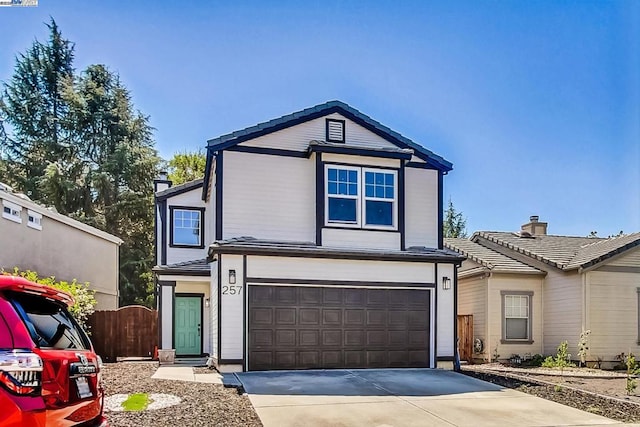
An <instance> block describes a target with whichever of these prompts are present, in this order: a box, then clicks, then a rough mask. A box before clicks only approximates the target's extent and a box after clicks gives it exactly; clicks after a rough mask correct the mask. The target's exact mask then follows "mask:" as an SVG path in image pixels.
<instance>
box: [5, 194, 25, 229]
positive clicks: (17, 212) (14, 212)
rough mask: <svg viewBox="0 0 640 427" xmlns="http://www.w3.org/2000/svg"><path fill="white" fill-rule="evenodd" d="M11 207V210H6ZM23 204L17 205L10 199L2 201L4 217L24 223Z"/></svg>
mask: <svg viewBox="0 0 640 427" xmlns="http://www.w3.org/2000/svg"><path fill="white" fill-rule="evenodd" d="M5 208H6V209H9V210H10V211H11V212H5V211H4V210H5ZM21 213H22V206H20V205H17V204H15V203H11V202H10V201H8V200H3V201H2V217H3V218H4V219H8V220H9V221H13V222H17V223H18V224H22V217H21Z"/></svg>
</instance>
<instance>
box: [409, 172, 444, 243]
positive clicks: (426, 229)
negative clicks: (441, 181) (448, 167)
mask: <svg viewBox="0 0 640 427" xmlns="http://www.w3.org/2000/svg"><path fill="white" fill-rule="evenodd" d="M405 245H406V247H411V246H425V247H429V248H437V247H438V172H437V171H435V170H429V169H418V168H406V169H405Z"/></svg>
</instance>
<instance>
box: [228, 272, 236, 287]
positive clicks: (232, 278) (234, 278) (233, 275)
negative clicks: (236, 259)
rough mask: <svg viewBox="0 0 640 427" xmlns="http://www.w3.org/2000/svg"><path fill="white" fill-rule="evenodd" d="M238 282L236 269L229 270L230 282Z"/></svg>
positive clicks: (232, 283)
mask: <svg viewBox="0 0 640 427" xmlns="http://www.w3.org/2000/svg"><path fill="white" fill-rule="evenodd" d="M235 283H236V271H235V270H229V284H231V285H235Z"/></svg>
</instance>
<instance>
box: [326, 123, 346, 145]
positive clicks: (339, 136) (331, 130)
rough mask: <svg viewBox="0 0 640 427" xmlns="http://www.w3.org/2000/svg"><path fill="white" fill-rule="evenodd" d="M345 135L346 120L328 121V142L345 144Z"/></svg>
mask: <svg viewBox="0 0 640 427" xmlns="http://www.w3.org/2000/svg"><path fill="white" fill-rule="evenodd" d="M344 135H345V130H344V120H335V119H327V142H345V141H344Z"/></svg>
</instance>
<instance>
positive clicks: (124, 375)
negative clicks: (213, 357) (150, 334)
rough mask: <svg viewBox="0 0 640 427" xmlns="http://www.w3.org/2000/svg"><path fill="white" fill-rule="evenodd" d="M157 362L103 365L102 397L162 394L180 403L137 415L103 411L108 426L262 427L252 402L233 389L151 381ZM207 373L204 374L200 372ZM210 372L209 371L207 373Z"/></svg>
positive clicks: (200, 384)
mask: <svg viewBox="0 0 640 427" xmlns="http://www.w3.org/2000/svg"><path fill="white" fill-rule="evenodd" d="M157 368H158V363H157V362H119V363H111V364H105V365H104V369H103V371H102V372H103V383H104V388H105V396H107V397H108V396H113V395H119V394H133V393H149V394H150V396H154V395H151V394H152V393H157V394H159V393H162V394H167V395H172V396H177V397H178V398H179V399H180V402H179V403H177V404H175V405H173V406H170V407H166V408H162V409H152V408H153V406H150V408H151V409H147V410H145V411H138V412H124V411H118V412H115V411H105V414H106V417H107V419H108V420H109V425H111V426H114V427H118V426H123V427H130V426H135V427H141V426H151V425H152V426H156V427H163V426H176V425H182V426H261V425H262V423H261V422H260V419H259V418H258V415H257V414H256V412H255V410H254V409H253V406H252V405H251V402H249V399H248V398H247V397H246V396H240V395H238V393H237V391H236V390H235V389H231V388H224V387H223V386H222V385H219V384H206V383H196V382H188V381H168V380H156V379H152V378H151V375H153V374H154V372H155V371H156V369H157ZM202 372H206V371H204V370H203V371H202ZM208 372H211V371H208Z"/></svg>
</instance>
